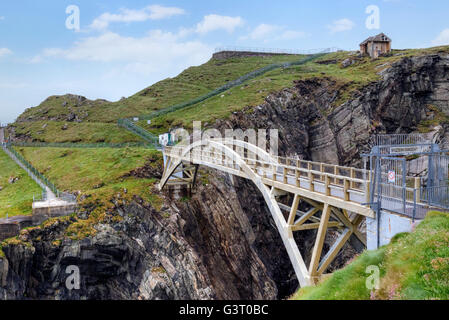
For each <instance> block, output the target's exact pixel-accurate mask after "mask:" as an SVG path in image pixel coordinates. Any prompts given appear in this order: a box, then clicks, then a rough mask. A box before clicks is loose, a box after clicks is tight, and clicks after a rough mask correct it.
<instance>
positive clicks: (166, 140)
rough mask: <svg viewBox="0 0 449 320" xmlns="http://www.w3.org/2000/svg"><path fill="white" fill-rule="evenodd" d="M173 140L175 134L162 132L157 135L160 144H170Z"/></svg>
mask: <svg viewBox="0 0 449 320" xmlns="http://www.w3.org/2000/svg"><path fill="white" fill-rule="evenodd" d="M174 142H175V136H174V135H173V134H171V133H170V132H169V133H164V134H161V135H159V144H160V145H161V146H164V147H165V146H167V145H168V144H172V143H174Z"/></svg>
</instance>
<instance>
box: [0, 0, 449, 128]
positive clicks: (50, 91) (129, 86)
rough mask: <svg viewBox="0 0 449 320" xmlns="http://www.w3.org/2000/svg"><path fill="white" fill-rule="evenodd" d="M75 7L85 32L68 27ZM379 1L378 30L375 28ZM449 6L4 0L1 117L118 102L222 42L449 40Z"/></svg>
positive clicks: (436, 0) (347, 0)
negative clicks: (72, 103)
mask: <svg viewBox="0 0 449 320" xmlns="http://www.w3.org/2000/svg"><path fill="white" fill-rule="evenodd" d="M70 5H75V6H77V7H78V8H79V13H80V15H79V17H80V29H79V30H74V29H73V28H71V29H69V28H67V26H66V19H67V18H68V17H69V16H70V14H67V13H66V8H67V7H68V6H70ZM370 5H375V6H377V7H378V8H379V13H380V15H379V17H380V20H379V22H380V28H379V29H378V30H377V29H368V28H367V27H366V23H365V21H366V20H367V18H368V16H369V14H367V13H366V8H367V7H368V6H370ZM448 13H449V1H447V0H432V1H422V0H370V1H364V0H339V1H335V0H327V1H326V0H322V1H310V0H308V1H303V0H277V1H262V0H258V1H254V0H245V1H242V0H239V1H235V0H227V1H214V0H208V1H203V0H190V1H180V0H178V1H175V0H173V1H157V0H156V1H154V2H153V1H144V0H134V1H132V0H113V1H112V0H110V1H105V0H103V1H96V0H89V1H88V0H79V1H75V0H70V1H65V0H58V1H54V0H51V1H50V0H41V1H35V0H20V1H2V2H1V3H0V111H1V112H0V122H3V123H5V122H11V121H13V120H14V119H15V118H16V117H17V116H18V115H19V114H20V113H21V112H23V111H24V110H25V109H26V108H28V107H32V106H36V105H38V104H39V103H40V102H41V101H42V100H44V99H45V98H47V97H48V96H50V95H55V94H65V93H74V94H81V95H84V96H87V97H88V98H91V99H96V98H104V99H108V100H111V101H116V100H118V99H120V98H121V97H123V96H125V97H127V96H129V95H132V94H134V93H136V92H137V91H139V90H141V89H143V88H145V87H147V86H149V85H151V84H153V83H155V82H157V81H159V80H162V79H164V78H167V77H173V76H176V75H177V74H178V73H179V72H181V71H182V70H184V69H185V68H187V67H189V66H192V65H199V64H202V63H204V62H206V61H207V60H208V59H209V58H210V56H211V54H212V53H213V51H214V49H215V48H216V47H220V46H239V47H263V48H282V49H304V50H305V49H316V48H326V47H339V48H342V49H346V50H355V49H357V45H358V44H359V43H360V42H361V41H362V40H364V39H365V38H366V37H368V36H370V35H374V34H377V33H379V32H381V31H382V32H385V33H386V34H388V35H389V36H390V37H391V38H392V39H393V47H394V48H421V47H430V46H434V45H442V44H449V20H448V19H447V15H448ZM71 21H73V20H71Z"/></svg>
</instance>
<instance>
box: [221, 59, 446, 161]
mask: <svg viewBox="0 0 449 320" xmlns="http://www.w3.org/2000/svg"><path fill="white" fill-rule="evenodd" d="M384 68H385V69H384V70H383V71H380V72H379V75H380V76H381V80H380V81H377V82H374V83H371V84H370V85H368V86H366V87H364V88H363V89H361V90H357V91H355V92H352V93H351V95H352V96H351V98H350V99H349V100H347V101H346V102H344V103H342V104H339V103H338V102H339V101H340V100H341V97H342V95H343V94H344V93H346V92H347V86H348V84H341V83H340V82H338V81H335V80H333V79H332V78H328V77H324V78H314V79H309V80H305V81H297V82H296V83H295V86H294V87H292V88H288V89H285V90H283V91H281V92H278V93H275V94H272V95H270V96H268V97H267V99H266V101H265V103H264V104H262V105H260V106H257V107H255V108H253V107H248V108H246V109H245V110H243V111H241V112H235V113H234V114H233V115H232V116H231V117H230V119H228V120H226V121H218V122H217V124H216V126H217V127H219V128H221V129H224V128H242V129H248V128H267V129H278V130H279V138H280V146H279V147H280V148H279V154H280V155H291V156H295V155H299V156H302V157H304V158H306V159H310V160H315V161H322V162H329V163H338V164H340V165H360V153H363V152H366V151H369V148H370V137H371V136H372V135H373V134H377V133H410V132H416V131H420V130H421V131H424V132H431V131H434V130H436V133H437V137H435V139H443V137H444V136H445V135H447V132H448V130H447V129H448V128H449V126H448V123H449V117H448V116H449V55H448V54H447V53H441V54H434V55H425V56H420V57H412V58H403V59H401V60H399V61H397V62H395V63H394V64H392V65H389V66H384ZM249 111H251V112H249ZM445 141H446V140H445ZM445 143H446V144H447V142H445Z"/></svg>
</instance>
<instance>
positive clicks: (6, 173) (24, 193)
mask: <svg viewBox="0 0 449 320" xmlns="http://www.w3.org/2000/svg"><path fill="white" fill-rule="evenodd" d="M11 177H17V178H19V180H18V181H17V182H15V183H13V184H10V183H9V182H8V180H9V178H11ZM0 186H2V187H3V189H2V190H1V191H0V218H5V217H6V213H8V216H9V217H12V216H17V215H29V214H31V212H32V203H33V195H36V196H38V195H40V194H41V193H42V189H41V188H40V187H39V186H38V185H37V184H36V183H35V182H34V181H33V180H32V179H31V178H30V177H29V176H28V174H27V173H26V172H25V171H24V170H23V169H22V168H20V167H19V166H18V165H17V164H16V163H15V162H14V161H12V160H11V158H10V157H9V156H8V155H7V154H6V153H5V152H4V151H3V150H2V149H0Z"/></svg>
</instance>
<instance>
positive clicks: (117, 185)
mask: <svg viewBox="0 0 449 320" xmlns="http://www.w3.org/2000/svg"><path fill="white" fill-rule="evenodd" d="M16 150H17V151H19V152H20V153H21V154H22V155H23V156H24V157H25V158H26V159H27V160H28V161H29V162H30V163H31V164H32V165H33V166H35V168H36V169H38V170H39V171H40V172H41V173H42V174H44V175H45V176H46V177H47V178H48V179H49V180H50V181H52V182H53V183H54V184H55V185H56V186H57V187H58V189H60V190H65V191H69V192H76V191H81V193H83V194H85V195H90V196H93V197H95V198H99V199H104V200H106V201H107V200H108V199H109V198H111V197H112V196H113V195H115V194H116V193H117V192H123V190H124V189H127V190H128V192H129V193H130V194H135V195H139V196H141V197H142V198H144V199H146V200H148V201H150V202H151V201H155V200H156V198H155V197H154V195H152V194H151V192H150V187H152V186H153V185H154V184H155V183H156V182H157V180H156V179H138V178H133V177H128V178H123V176H124V175H126V174H127V173H129V172H130V171H132V170H133V169H136V168H139V167H142V166H143V165H144V164H145V162H146V161H148V160H151V161H152V162H153V163H154V165H160V164H161V157H162V155H161V153H160V152H158V151H156V150H151V149H143V148H123V149H113V148H101V149H100V148H99V149H79V148H70V149H65V148H20V147H16Z"/></svg>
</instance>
